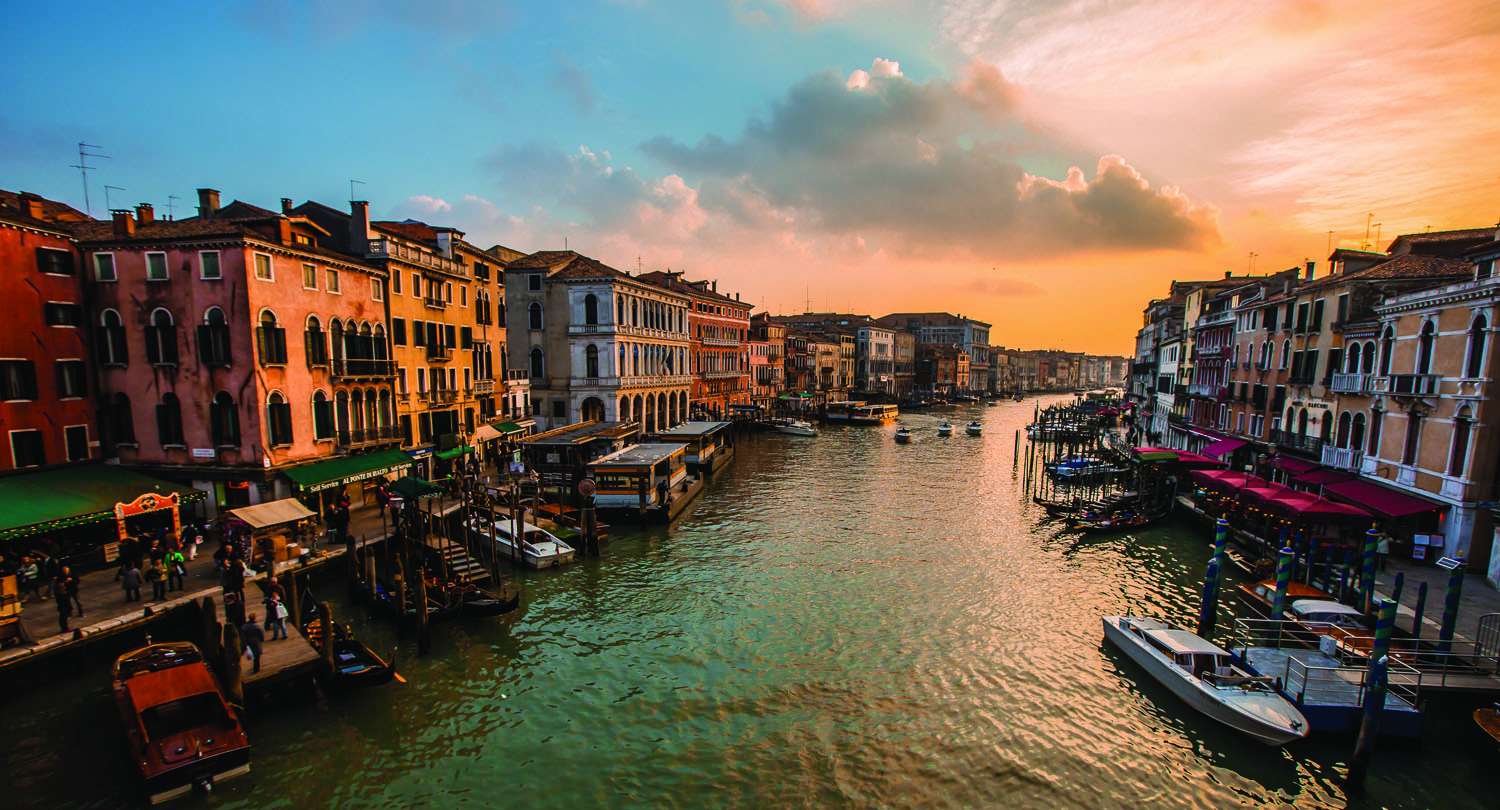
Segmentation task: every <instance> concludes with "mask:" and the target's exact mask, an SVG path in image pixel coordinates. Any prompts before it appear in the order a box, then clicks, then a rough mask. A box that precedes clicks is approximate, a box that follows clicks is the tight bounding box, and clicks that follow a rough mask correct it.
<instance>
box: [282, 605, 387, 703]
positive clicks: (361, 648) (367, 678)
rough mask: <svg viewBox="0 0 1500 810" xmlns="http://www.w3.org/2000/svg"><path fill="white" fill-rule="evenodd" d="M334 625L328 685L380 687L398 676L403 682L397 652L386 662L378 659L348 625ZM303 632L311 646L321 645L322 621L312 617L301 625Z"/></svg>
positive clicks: (349, 687) (318, 646) (351, 687)
mask: <svg viewBox="0 0 1500 810" xmlns="http://www.w3.org/2000/svg"><path fill="white" fill-rule="evenodd" d="M332 624H333V672H332V673H331V675H330V682H329V683H330V685H332V686H336V687H340V688H347V689H357V688H363V687H367V686H381V685H383V684H387V683H390V682H391V679H393V678H395V679H399V680H401V682H402V683H405V682H406V681H405V679H404V678H401V676H400V675H399V674H397V673H396V652H395V650H394V649H393V650H392V651H391V660H390V662H389V663H387V662H386V660H385V659H384V658H381V657H380V656H379V655H377V654H376V653H375V651H374V650H372V649H370V648H369V647H366V646H365V645H364V642H361V641H359V640H357V639H355V638H354V634H353V633H350V632H349V628H347V627H345V626H343V625H341V624H339V623H338V622H332ZM302 634H303V635H305V636H307V640H308V641H310V642H312V645H313V647H315V648H317V649H322V648H323V621H322V620H321V619H312V620H310V621H308V622H305V623H304V624H303V625H302Z"/></svg>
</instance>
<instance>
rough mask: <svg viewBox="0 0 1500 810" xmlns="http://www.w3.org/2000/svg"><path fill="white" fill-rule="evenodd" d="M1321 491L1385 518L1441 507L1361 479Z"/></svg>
mask: <svg viewBox="0 0 1500 810" xmlns="http://www.w3.org/2000/svg"><path fill="white" fill-rule="evenodd" d="M1323 492H1324V493H1325V494H1327V495H1332V496H1333V497H1334V498H1337V499H1338V500H1340V501H1343V502H1345V503H1352V504H1355V505H1356V506H1362V507H1364V508H1365V509H1368V510H1369V511H1370V514H1372V515H1375V516H1376V517H1379V518H1384V519H1386V520H1396V519H1397V518H1402V517H1406V516H1407V515H1420V514H1422V513H1423V512H1430V511H1433V510H1435V509H1442V508H1443V507H1442V506H1441V505H1439V504H1435V503H1432V502H1431V501H1424V500H1422V499H1421V498H1415V497H1412V496H1411V495H1406V494H1404V493H1400V492H1397V491H1396V490H1394V489H1388V488H1386V487H1383V486H1380V485H1379V484H1372V483H1370V482H1369V481H1363V480H1354V481H1344V482H1343V483H1339V484H1329V485H1327V486H1325V487H1323Z"/></svg>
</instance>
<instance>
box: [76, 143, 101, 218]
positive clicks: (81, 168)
mask: <svg viewBox="0 0 1500 810" xmlns="http://www.w3.org/2000/svg"><path fill="white" fill-rule="evenodd" d="M103 148H104V147H102V146H99V145H97V144H92V143H84V142H83V141H79V142H78V162H77V163H75V164H73V165H71V166H69V168H72V169H77V170H78V174H79V176H80V177H82V178H83V213H85V214H88V215H89V216H93V215H94V212H93V211H92V210H91V209H90V208H89V169H93V168H96V167H94V166H90V165H89V160H88V159H89V158H104V159H105V160H108V159H109V155H106V154H102V153H100V152H90V151H89V150H90V149H103ZM105 196H106V197H107V196H108V195H105Z"/></svg>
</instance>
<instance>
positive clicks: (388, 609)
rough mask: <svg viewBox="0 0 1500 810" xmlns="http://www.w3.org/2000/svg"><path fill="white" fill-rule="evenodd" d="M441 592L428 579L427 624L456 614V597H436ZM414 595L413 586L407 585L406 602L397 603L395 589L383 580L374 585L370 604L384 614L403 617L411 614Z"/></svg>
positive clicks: (457, 605) (457, 603)
mask: <svg viewBox="0 0 1500 810" xmlns="http://www.w3.org/2000/svg"><path fill="white" fill-rule="evenodd" d="M441 593H442V591H441V590H440V589H439V587H438V585H437V584H436V583H435V582H434V581H432V580H429V581H428V587H427V623H428V624H436V623H438V622H441V621H447V620H448V619H451V618H453V617H454V616H457V615H458V609H459V601H458V600H457V599H453V600H449V599H440V598H438V596H437V594H441ZM444 596H446V594H444ZM415 597H416V589H415V588H414V587H410V586H408V588H407V591H406V604H405V605H397V604H396V589H395V588H393V587H391V586H390V585H387V584H386V583H384V582H380V583H376V585H375V593H374V598H373V600H372V603H371V604H372V605H373V607H374V608H375V609H376V610H378V611H380V612H382V613H385V614H386V615H394V616H397V617H403V618H404V617H406V616H411V615H413V613H414V609H413V607H412V603H413V602H414V601H415Z"/></svg>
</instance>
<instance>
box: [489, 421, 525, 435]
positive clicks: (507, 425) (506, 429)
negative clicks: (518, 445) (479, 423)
mask: <svg viewBox="0 0 1500 810" xmlns="http://www.w3.org/2000/svg"><path fill="white" fill-rule="evenodd" d="M490 426H491V427H493V428H494V429H495V430H498V431H500V435H501V436H509V435H510V434H512V433H525V432H526V428H523V427H521V426H520V425H518V424H516V423H515V422H491V423H490Z"/></svg>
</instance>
